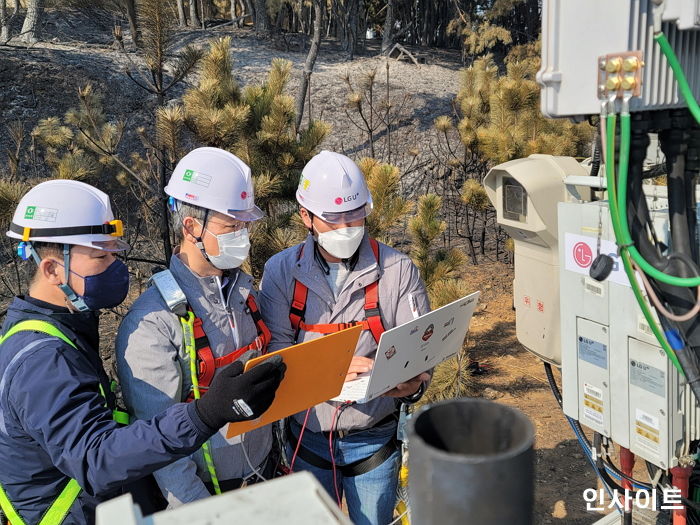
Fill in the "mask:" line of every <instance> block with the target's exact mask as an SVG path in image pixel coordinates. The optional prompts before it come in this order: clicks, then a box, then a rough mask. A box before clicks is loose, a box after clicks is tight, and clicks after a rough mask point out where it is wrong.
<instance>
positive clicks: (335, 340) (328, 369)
mask: <svg viewBox="0 0 700 525" xmlns="http://www.w3.org/2000/svg"><path fill="white" fill-rule="evenodd" d="M360 332H362V326H359V325H358V326H353V327H352V328H348V329H346V330H342V331H340V332H336V333H334V334H330V335H327V336H324V337H320V338H318V339H314V340H313V341H307V342H305V343H301V344H298V345H294V346H290V347H288V348H283V349H282V350H278V351H277V352H271V353H269V354H265V355H263V356H260V357H256V358H255V359H251V360H250V361H248V362H247V363H246V364H245V371H246V372H247V371H248V370H250V369H251V368H253V367H254V366H255V365H257V364H259V363H262V362H263V361H265V360H266V359H269V358H270V357H272V356H274V355H281V356H282V359H283V360H284V362H285V363H286V365H287V371H286V372H285V374H284V379H283V380H282V383H281V384H280V386H279V388H278V389H277V393H276V394H275V400H274V401H273V402H272V405H271V406H270V408H268V409H267V411H266V412H265V413H264V414H263V415H262V416H260V417H259V418H257V419H253V420H251V421H241V422H240V423H230V424H229V425H228V428H227V429H226V437H227V438H230V437H233V436H237V435H240V434H243V433H245V432H250V431H251V430H254V429H256V428H258V427H262V426H264V425H268V424H270V423H273V422H275V421H277V420H279V419H282V418H285V417H288V416H291V415H292V414H296V413H297V412H301V411H302V410H306V409H307V408H310V407H312V406H315V405H318V404H319V403H323V402H324V401H328V400H329V399H331V398H334V397H336V396H337V395H339V394H340V391H341V390H342V389H343V382H344V380H345V376H346V375H347V373H348V368H350V362H351V361H352V356H353V355H355V347H356V346H357V340H358V339H359V338H360Z"/></svg>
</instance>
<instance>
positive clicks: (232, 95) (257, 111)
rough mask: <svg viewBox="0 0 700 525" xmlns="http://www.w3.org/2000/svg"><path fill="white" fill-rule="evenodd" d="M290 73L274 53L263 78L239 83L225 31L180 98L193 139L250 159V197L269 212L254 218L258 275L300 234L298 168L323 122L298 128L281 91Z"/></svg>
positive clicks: (313, 145)
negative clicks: (261, 218) (297, 221)
mask: <svg viewBox="0 0 700 525" xmlns="http://www.w3.org/2000/svg"><path fill="white" fill-rule="evenodd" d="M290 73H291V63H290V62H289V61H286V60H281V59H274V60H273V61H272V64H271V67H270V71H269V73H268V75H267V78H266V79H265V81H264V82H262V83H259V84H251V85H248V86H244V87H241V86H239V85H238V82H237V81H236V79H235V78H234V75H233V61H232V59H231V39H230V38H228V37H227V38H222V39H218V40H215V41H214V42H212V44H211V46H210V49H209V51H208V53H207V54H206V55H205V56H204V58H203V59H202V61H201V74H200V78H199V82H198V83H197V85H196V86H194V87H192V88H191V89H188V90H187V91H186V92H185V94H184V96H183V99H182V100H183V104H182V108H183V114H184V118H185V123H186V125H187V127H188V128H189V129H190V130H191V131H192V132H193V134H194V136H195V140H196V142H198V143H201V144H204V145H208V146H214V147H218V148H222V149H225V150H228V151H230V152H232V153H233V154H234V155H237V156H238V157H240V158H241V159H242V160H243V161H244V162H245V163H246V164H248V165H249V166H250V167H251V171H252V173H253V179H254V187H255V201H256V204H257V205H258V206H260V207H261V208H262V209H264V210H265V211H266V212H267V215H268V218H267V219H266V220H265V221H262V222H263V224H260V225H259V226H258V230H259V231H258V232H257V233H256V237H255V239H256V240H255V242H254V243H253V251H252V253H251V269H252V271H253V274H254V275H255V276H258V277H259V276H260V275H261V272H262V265H263V264H264V262H265V261H266V260H267V259H268V258H269V257H270V256H272V255H273V254H274V253H276V251H279V250H280V249H283V248H286V247H288V246H291V245H293V244H295V243H296V242H298V241H299V239H300V238H301V239H303V236H304V232H303V228H302V229H301V230H300V229H299V226H298V224H295V223H294V220H293V219H292V218H293V216H294V215H295V210H296V200H295V191H296V187H297V183H298V181H299V174H300V173H301V169H302V168H303V167H304V164H306V162H308V161H309V159H311V157H312V156H313V155H314V154H315V153H316V151H317V148H318V146H319V145H320V143H321V142H322V141H323V139H324V138H325V137H326V135H327V134H328V132H329V129H330V128H329V126H328V125H327V124H326V123H324V122H320V121H312V122H311V123H310V124H309V126H308V128H305V129H300V130H298V132H297V130H296V129H295V127H296V112H295V109H294V100H293V98H292V97H291V96H290V95H288V94H287V93H286V87H287V83H288V81H289V76H290ZM275 250H276V251H275Z"/></svg>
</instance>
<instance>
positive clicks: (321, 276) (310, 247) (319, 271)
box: [293, 232, 380, 317]
mask: <svg viewBox="0 0 700 525" xmlns="http://www.w3.org/2000/svg"><path fill="white" fill-rule="evenodd" d="M314 242H315V241H314V238H313V237H312V236H311V234H309V235H308V236H307V237H306V240H305V241H304V245H303V246H304V253H303V254H302V256H301V258H300V259H299V260H298V261H297V264H296V265H295V266H294V271H293V275H294V278H295V279H296V280H298V281H299V282H301V283H302V284H304V285H305V286H306V287H307V288H308V289H309V290H311V291H313V292H314V293H315V294H316V295H318V296H319V297H320V298H321V299H322V300H323V301H324V302H325V303H326V304H327V305H328V309H329V310H330V311H331V312H332V316H333V317H335V315H336V313H337V312H339V311H342V309H343V308H344V307H345V306H346V305H347V303H348V302H349V300H350V295H351V293H348V294H346V293H345V292H346V291H347V290H352V289H353V288H364V287H366V286H367V285H369V284H370V283H372V282H374V281H377V280H378V279H379V277H380V271H379V266H378V264H377V260H376V259H375V257H374V253H373V252H372V246H371V245H370V242H369V236H368V235H367V232H365V236H364V238H363V239H362V243H361V244H360V247H359V256H358V258H357V263H356V264H355V266H354V268H352V269H351V271H350V274H349V275H348V278H347V280H346V281H345V284H344V285H343V289H342V290H341V291H340V293H339V294H338V299H337V301H336V299H335V298H334V297H333V292H332V291H331V288H330V285H329V284H328V281H327V279H326V275H325V269H324V268H323V267H322V265H321V264H319V262H318V261H317V260H316V257H315V256H314Z"/></svg>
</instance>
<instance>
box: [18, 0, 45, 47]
mask: <svg viewBox="0 0 700 525" xmlns="http://www.w3.org/2000/svg"><path fill="white" fill-rule="evenodd" d="M43 4H44V2H43V0H28V1H27V14H26V15H25V17H24V23H23V24H22V31H21V33H20V40H22V41H23V42H26V43H27V44H33V43H35V42H37V41H38V40H39V20H40V18H41V12H42V11H43V9H44V5H43Z"/></svg>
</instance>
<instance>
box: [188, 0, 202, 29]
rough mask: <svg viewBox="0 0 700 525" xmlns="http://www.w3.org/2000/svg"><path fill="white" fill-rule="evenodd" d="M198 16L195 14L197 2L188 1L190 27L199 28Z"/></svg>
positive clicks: (194, 0)
mask: <svg viewBox="0 0 700 525" xmlns="http://www.w3.org/2000/svg"><path fill="white" fill-rule="evenodd" d="M199 26H200V21H199V15H198V14H197V0H190V27H199Z"/></svg>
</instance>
